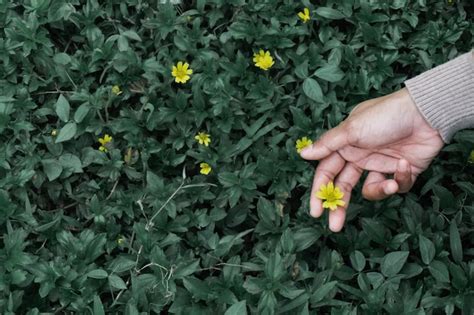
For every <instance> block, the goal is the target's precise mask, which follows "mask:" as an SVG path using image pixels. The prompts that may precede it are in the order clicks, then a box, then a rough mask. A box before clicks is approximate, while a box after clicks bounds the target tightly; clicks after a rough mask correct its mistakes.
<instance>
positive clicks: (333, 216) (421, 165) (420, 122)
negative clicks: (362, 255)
mask: <svg viewBox="0 0 474 315" xmlns="http://www.w3.org/2000/svg"><path fill="white" fill-rule="evenodd" d="M443 144H444V143H443V140H442V139H441V136H440V135H439V133H438V131H437V130H435V129H433V128H432V127H431V126H430V125H429V124H428V123H427V122H426V120H425V119H424V118H423V116H422V115H421V113H420V112H419V111H418V109H417V108H416V105H415V103H414V102H413V100H412V99H411V96H410V94H409V93H408V91H407V89H406V88H404V89H401V90H399V91H397V92H395V93H392V94H389V95H386V96H383V97H379V98H376V99H372V100H368V101H365V102H362V103H360V104H359V105H357V106H356V107H355V108H354V109H353V110H352V112H351V113H350V115H349V117H348V118H347V119H346V120H344V121H343V122H342V123H341V124H339V125H338V126H337V127H335V128H333V129H331V130H329V131H328V132H326V133H325V134H323V135H322V136H321V138H320V139H319V140H317V141H316V142H315V143H313V145H311V146H309V147H307V148H305V149H304V150H303V151H302V152H301V156H302V157H303V158H304V159H306V160H319V161H320V162H319V164H318V167H317V168H316V174H315V175H314V180H313V187H312V190H311V197H310V209H311V212H310V213H311V215H312V216H313V217H316V218H317V217H320V216H321V214H322V213H323V207H322V201H321V200H320V199H318V198H316V192H317V191H318V190H319V187H320V186H321V185H322V184H326V183H328V182H330V181H333V182H334V184H335V185H336V186H338V187H339V188H340V189H341V190H342V192H343V193H344V197H343V200H344V201H345V206H344V207H338V208H337V209H336V210H334V211H330V213H329V228H330V229H331V230H332V231H334V232H339V231H340V230H341V229H342V227H343V225H344V220H345V217H346V208H347V206H348V205H349V200H350V197H351V191H352V189H353V188H354V186H355V185H356V184H357V182H358V181H359V179H360V177H361V176H362V172H363V171H364V170H367V171H369V173H368V175H367V179H366V180H365V182H364V185H363V189H362V195H363V196H364V197H365V198H366V199H369V200H380V199H383V198H386V197H388V196H390V195H392V194H395V193H397V192H398V193H403V192H407V191H408V190H410V188H411V187H412V186H413V184H414V182H415V180H416V177H417V176H418V175H419V174H420V173H421V172H423V171H424V170H425V169H426V168H428V166H429V164H430V163H431V161H432V160H433V158H434V157H435V156H436V155H437V154H438V152H439V151H440V150H441V148H442V147H443ZM385 174H394V178H393V179H387V178H386V175H385ZM328 211H329V210H328Z"/></svg>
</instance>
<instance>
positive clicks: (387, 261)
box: [381, 251, 410, 277]
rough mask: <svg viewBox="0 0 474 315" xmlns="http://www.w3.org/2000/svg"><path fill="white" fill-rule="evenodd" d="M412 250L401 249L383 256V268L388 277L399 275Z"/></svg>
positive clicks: (383, 272)
mask: <svg viewBox="0 0 474 315" xmlns="http://www.w3.org/2000/svg"><path fill="white" fill-rule="evenodd" d="M409 254H410V252H406V251H399V252H392V253H388V254H387V255H385V256H384V257H383V258H382V263H381V270H382V274H383V275H384V276H386V277H393V276H395V275H397V274H398V273H399V272H400V270H401V269H402V268H403V265H404V264H405V262H406V261H407V258H408V255H409Z"/></svg>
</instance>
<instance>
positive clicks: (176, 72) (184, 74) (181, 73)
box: [171, 61, 193, 83]
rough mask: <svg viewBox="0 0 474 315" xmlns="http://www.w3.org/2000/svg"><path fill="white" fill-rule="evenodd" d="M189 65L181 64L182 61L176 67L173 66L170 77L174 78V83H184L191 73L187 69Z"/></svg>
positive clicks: (190, 70)
mask: <svg viewBox="0 0 474 315" xmlns="http://www.w3.org/2000/svg"><path fill="white" fill-rule="evenodd" d="M188 67H189V64H188V63H187V62H185V63H183V62H182V61H180V62H178V64H177V65H176V66H173V69H172V71H171V75H172V76H173V77H174V81H175V82H176V83H186V81H188V80H189V79H190V78H191V77H190V75H191V74H192V73H193V70H192V69H188Z"/></svg>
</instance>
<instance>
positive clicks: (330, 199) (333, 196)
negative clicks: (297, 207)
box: [316, 182, 346, 211]
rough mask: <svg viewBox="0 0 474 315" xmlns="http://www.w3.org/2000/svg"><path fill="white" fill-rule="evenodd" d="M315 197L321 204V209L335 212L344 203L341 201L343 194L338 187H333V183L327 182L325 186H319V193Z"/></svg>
mask: <svg viewBox="0 0 474 315" xmlns="http://www.w3.org/2000/svg"><path fill="white" fill-rule="evenodd" d="M316 197H318V198H319V199H321V200H325V201H324V202H323V208H327V209H331V210H333V211H334V210H336V209H337V206H344V205H345V204H346V203H345V202H344V201H343V200H342V197H344V193H343V192H342V191H341V190H340V189H339V187H337V186H336V187H334V183H333V182H329V183H328V184H327V185H324V184H323V185H321V187H319V191H318V192H317V193H316Z"/></svg>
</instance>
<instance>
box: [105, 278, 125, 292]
mask: <svg viewBox="0 0 474 315" xmlns="http://www.w3.org/2000/svg"><path fill="white" fill-rule="evenodd" d="M109 284H110V286H111V287H113V288H115V289H119V290H126V289H127V285H126V284H125V282H124V281H123V280H122V278H120V277H119V276H117V275H110V276H109Z"/></svg>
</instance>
